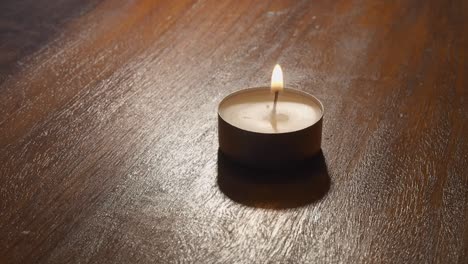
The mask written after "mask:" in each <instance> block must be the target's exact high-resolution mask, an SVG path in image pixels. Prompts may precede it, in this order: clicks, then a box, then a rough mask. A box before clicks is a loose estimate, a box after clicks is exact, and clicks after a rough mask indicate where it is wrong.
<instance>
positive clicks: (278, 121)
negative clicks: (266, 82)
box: [218, 65, 323, 168]
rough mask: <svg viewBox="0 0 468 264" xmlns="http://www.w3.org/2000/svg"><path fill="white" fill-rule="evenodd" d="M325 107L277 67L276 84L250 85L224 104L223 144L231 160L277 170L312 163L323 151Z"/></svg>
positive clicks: (220, 114) (220, 128)
mask: <svg viewBox="0 0 468 264" xmlns="http://www.w3.org/2000/svg"><path fill="white" fill-rule="evenodd" d="M322 117H323V106H322V104H321V102H320V101H319V100H318V99H317V98H315V97H314V96H312V95H310V94H307V93H305V92H301V91H298V90H294V89H288V88H286V89H284V88H283V74H282V70H281V68H280V67H279V65H277V66H276V67H275V69H274V70H273V74H272V82H271V87H270V88H265V87H264V88H261V87H260V88H248V89H244V90H240V91H237V92H235V93H233V94H231V95H228V96H227V97H226V98H224V100H223V101H221V103H220V104H219V108H218V135H219V146H220V150H221V152H223V153H224V154H225V155H226V156H227V157H228V158H231V159H233V160H236V161H239V162H242V163H245V164H248V165H251V166H255V167H265V168H276V167H282V166H286V165H288V164H291V163H296V162H300V161H306V160H307V159H309V158H311V157H313V156H314V155H315V154H317V153H318V152H319V151H320V142H321V130H322Z"/></svg>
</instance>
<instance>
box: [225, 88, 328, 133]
mask: <svg viewBox="0 0 468 264" xmlns="http://www.w3.org/2000/svg"><path fill="white" fill-rule="evenodd" d="M265 89H266V91H267V92H270V87H265V86H260V87H249V88H244V89H241V90H237V91H235V92H232V93H230V94H228V95H227V96H226V97H224V98H223V100H221V101H220V102H219V104H218V118H221V119H222V120H223V121H224V122H226V123H227V124H229V125H231V126H233V127H235V128H237V129H240V130H242V131H248V132H249V133H256V134H259V135H284V134H290V133H297V132H299V131H303V130H306V129H309V128H310V127H313V126H315V125H316V124H318V123H319V122H320V121H322V119H323V115H324V112H325V109H324V106H323V104H322V102H321V101H320V100H319V99H318V98H317V97H315V96H314V95H312V94H310V93H308V92H305V91H302V90H298V89H294V88H289V87H283V92H286V93H287V92H291V93H296V94H302V95H305V96H308V97H309V98H311V99H312V100H313V101H314V102H315V103H317V105H318V106H319V108H320V116H319V118H318V119H317V121H316V122H314V123H312V124H310V125H309V126H306V127H304V128H301V129H297V130H292V131H287V132H276V133H269V132H258V131H253V130H249V129H244V128H240V127H238V126H235V125H233V124H231V123H230V122H228V121H227V120H226V119H224V118H223V117H222V115H221V111H220V108H221V106H222V105H223V103H224V102H225V101H226V100H228V99H229V98H231V97H233V96H236V95H237V94H240V93H245V92H250V91H258V90H265Z"/></svg>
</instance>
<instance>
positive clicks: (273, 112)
mask: <svg viewBox="0 0 468 264" xmlns="http://www.w3.org/2000/svg"><path fill="white" fill-rule="evenodd" d="M278 94H279V93H278V92H275V99H274V101H273V109H272V110H271V120H270V121H271V126H272V128H273V130H274V131H275V132H278V127H277V120H276V104H277V102H278Z"/></svg>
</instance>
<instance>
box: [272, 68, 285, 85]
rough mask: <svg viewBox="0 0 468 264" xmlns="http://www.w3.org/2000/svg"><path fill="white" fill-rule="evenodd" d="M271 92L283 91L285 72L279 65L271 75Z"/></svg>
mask: <svg viewBox="0 0 468 264" xmlns="http://www.w3.org/2000/svg"><path fill="white" fill-rule="evenodd" d="M271 91H272V92H281V91H283V71H282V70H281V66H279V64H276V65H275V68H274V69H273V73H272V74H271Z"/></svg>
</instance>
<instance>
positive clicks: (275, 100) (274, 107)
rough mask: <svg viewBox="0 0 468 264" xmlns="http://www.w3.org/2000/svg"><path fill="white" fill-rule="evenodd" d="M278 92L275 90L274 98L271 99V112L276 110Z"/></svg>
mask: <svg viewBox="0 0 468 264" xmlns="http://www.w3.org/2000/svg"><path fill="white" fill-rule="evenodd" d="M278 94H279V92H275V99H274V101H273V112H276V103H277V102H278Z"/></svg>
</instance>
